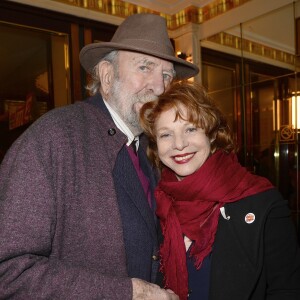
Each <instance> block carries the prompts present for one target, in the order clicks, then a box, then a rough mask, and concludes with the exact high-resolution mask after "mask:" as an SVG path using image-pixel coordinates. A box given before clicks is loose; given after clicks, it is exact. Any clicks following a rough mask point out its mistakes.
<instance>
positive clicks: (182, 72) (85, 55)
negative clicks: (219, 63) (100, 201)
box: [79, 42, 199, 80]
mask: <svg viewBox="0 0 300 300" xmlns="http://www.w3.org/2000/svg"><path fill="white" fill-rule="evenodd" d="M114 50H126V51H133V52H138V53H144V54H147V55H151V56H155V57H158V58H161V59H164V60H167V61H170V62H172V63H173V64H174V69H175V71H176V78H177V79H180V80H183V79H188V78H190V77H194V76H196V75H197V74H198V72H199V68H198V67H197V66H196V65H194V64H192V63H190V62H188V61H185V60H183V59H181V58H178V57H176V56H171V55H167V54H163V53H160V52H156V51H153V50H149V51H148V50H147V49H144V48H141V47H135V46H131V45H124V44H119V43H113V42H106V43H105V42H104V43H93V44H90V45H87V46H85V47H84V48H83V49H82V50H81V51H80V55H79V59H80V63H81V65H82V66H83V68H84V69H85V70H86V71H87V72H88V73H91V72H92V69H93V68H94V67H95V66H96V64H97V63H98V62H99V61H100V60H101V59H102V58H103V57H104V56H105V55H106V54H108V53H109V52H111V51H114Z"/></svg>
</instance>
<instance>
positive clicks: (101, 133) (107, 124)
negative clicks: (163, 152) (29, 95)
mask: <svg viewBox="0 0 300 300" xmlns="http://www.w3.org/2000/svg"><path fill="white" fill-rule="evenodd" d="M112 127H115V126H114V125H113V122H112V120H110V119H109V118H107V117H106V116H105V115H104V114H103V113H102V112H101V110H99V109H95V107H94V106H93V105H91V104H89V103H86V102H80V103H76V104H74V105H71V106H69V107H64V108H60V109H55V110H53V111H50V112H49V113H47V114H46V115H44V116H43V117H41V118H40V119H39V120H37V121H36V122H35V123H34V124H33V125H32V126H31V127H30V128H29V130H27V131H26V132H25V133H24V134H23V135H22V136H21V137H20V138H19V139H18V140H17V141H16V142H15V143H14V145H13V146H12V147H11V149H10V150H9V152H8V153H7V155H6V157H5V159H4V160H3V162H2V165H1V166H0V299H7V298H10V299H89V300H90V299H114V300H118V299H122V300H127V299H128V300H129V299H131V298H132V285H131V280H130V278H129V277H128V275H127V270H126V256H125V249H124V248H125V246H124V241H123V231H122V222H121V217H120V212H119V209H118V204H117V201H116V194H115V191H114V182H113V178H112V171H113V168H114V163H115V161H116V157H117V154H118V152H119V151H120V149H121V148H122V147H123V145H124V143H125V142H126V137H125V136H124V135H123V134H122V133H121V132H120V131H118V130H117V129H116V131H115V133H114V134H113V135H110V134H108V129H109V128H112ZM99 149H100V150H99Z"/></svg>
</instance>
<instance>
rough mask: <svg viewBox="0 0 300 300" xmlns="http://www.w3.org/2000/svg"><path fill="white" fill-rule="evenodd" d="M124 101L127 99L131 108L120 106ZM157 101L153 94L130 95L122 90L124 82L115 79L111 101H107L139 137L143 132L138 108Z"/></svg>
mask: <svg viewBox="0 0 300 300" xmlns="http://www.w3.org/2000/svg"><path fill="white" fill-rule="evenodd" d="M124 99H126V103H128V105H129V106H130V107H127V108H126V109H124V106H122V105H120V101H124ZM156 99H157V96H155V95H153V93H152V92H151V93H150V92H149V93H146V94H145V95H128V94H127V93H125V92H124V91H123V89H122V82H121V81H119V80H118V79H117V78H115V79H114V83H113V86H112V89H111V93H110V99H107V100H108V101H109V103H110V104H111V105H112V107H113V108H114V110H115V111H116V113H117V114H118V115H119V116H120V117H121V118H122V120H123V121H124V122H125V124H126V125H127V126H128V128H129V129H130V130H131V131H132V133H133V134H134V135H135V136H137V135H140V134H141V133H142V132H143V130H142V128H141V126H140V122H139V110H140V109H138V106H142V105H141V104H145V103H146V102H150V101H154V100H156Z"/></svg>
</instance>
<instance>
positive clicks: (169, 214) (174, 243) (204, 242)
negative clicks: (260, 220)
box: [155, 151, 273, 300]
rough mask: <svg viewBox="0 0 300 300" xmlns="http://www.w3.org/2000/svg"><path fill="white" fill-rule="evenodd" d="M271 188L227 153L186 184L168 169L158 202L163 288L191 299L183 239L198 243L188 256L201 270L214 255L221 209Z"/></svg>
mask: <svg viewBox="0 0 300 300" xmlns="http://www.w3.org/2000/svg"><path fill="white" fill-rule="evenodd" d="M272 187H273V186H272V185H271V183H270V182H269V181H268V180H267V179H266V178H263V177H259V176H256V175H253V174H251V173H249V172H248V171H247V170H246V169H245V168H244V167H242V166H241V165H240V164H239V163H238V160H237V157H236V155H235V154H226V153H224V152H223V151H218V152H216V153H214V154H213V155H212V156H210V157H209V158H208V159H207V161H206V162H205V163H204V164H203V165H202V166H201V168H200V169H199V170H198V171H196V172H195V173H194V174H192V175H190V176H187V177H185V178H184V179H183V180H182V181H178V180H177V178H176V176H175V174H174V172H173V171H171V170H169V169H164V170H163V172H162V178H161V181H160V182H159V185H158V187H157V189H156V191H155V196H156V200H157V211H156V213H157V215H158V217H159V218H160V222H161V226H162V230H163V235H164V242H163V244H162V246H161V249H160V255H161V271H162V272H163V273H164V277H165V278H164V279H165V287H166V288H170V289H172V290H173V291H174V292H175V293H176V294H177V295H178V296H179V297H180V299H181V300H186V299H187V294H188V274H187V267H186V250H185V245H184V242H183V235H185V236H187V237H188V238H190V239H191V240H192V241H193V242H194V243H193V245H192V248H191V252H190V253H191V256H192V257H193V259H194V261H195V267H196V268H197V269H199V268H200V267H201V263H202V261H203V259H204V258H205V257H206V256H207V255H208V254H209V253H210V252H211V250H212V246H213V243H214V239H215V234H216V231H217V225H218V219H219V214H220V207H222V206H224V204H225V203H229V202H235V201H238V200H240V199H242V198H245V197H247V196H250V195H254V194H257V193H260V192H263V191H266V190H268V189H271V188H272Z"/></svg>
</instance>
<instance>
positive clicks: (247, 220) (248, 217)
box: [245, 213, 255, 224]
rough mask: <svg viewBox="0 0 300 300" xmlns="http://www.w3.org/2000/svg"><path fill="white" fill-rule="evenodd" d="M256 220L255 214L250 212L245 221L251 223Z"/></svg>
mask: <svg viewBox="0 0 300 300" xmlns="http://www.w3.org/2000/svg"><path fill="white" fill-rule="evenodd" d="M254 221H255V214H253V213H248V214H246V216H245V222H246V223H247V224H251V223H253V222H254Z"/></svg>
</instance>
